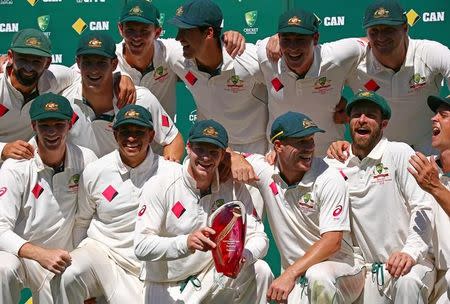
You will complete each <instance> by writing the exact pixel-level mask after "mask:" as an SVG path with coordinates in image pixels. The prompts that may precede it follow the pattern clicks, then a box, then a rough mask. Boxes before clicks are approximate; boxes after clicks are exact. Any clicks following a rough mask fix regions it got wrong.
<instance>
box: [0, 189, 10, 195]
mask: <svg viewBox="0 0 450 304" xmlns="http://www.w3.org/2000/svg"><path fill="white" fill-rule="evenodd" d="M6 191H8V188H6V187H1V188H0V197H1V196H3V194H5V193H6Z"/></svg>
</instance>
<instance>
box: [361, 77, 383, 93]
mask: <svg viewBox="0 0 450 304" xmlns="http://www.w3.org/2000/svg"><path fill="white" fill-rule="evenodd" d="M364 87H365V88H366V89H367V90H369V91H372V92H376V91H378V89H379V88H380V86H379V85H378V83H377V82H376V81H375V80H373V79H370V80H369V81H368V82H366V84H365V85H364Z"/></svg>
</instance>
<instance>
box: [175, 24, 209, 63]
mask: <svg viewBox="0 0 450 304" xmlns="http://www.w3.org/2000/svg"><path fill="white" fill-rule="evenodd" d="M208 36H210V37H212V36H213V29H212V28H211V27H209V28H207V29H206V30H205V31H202V30H201V29H200V28H197V27H196V28H191V29H182V28H179V29H178V34H177V38H176V39H177V40H178V41H180V43H181V45H182V46H183V56H184V57H185V58H187V59H194V58H199V57H201V56H202V54H204V53H205V52H206V38H207V37H208Z"/></svg>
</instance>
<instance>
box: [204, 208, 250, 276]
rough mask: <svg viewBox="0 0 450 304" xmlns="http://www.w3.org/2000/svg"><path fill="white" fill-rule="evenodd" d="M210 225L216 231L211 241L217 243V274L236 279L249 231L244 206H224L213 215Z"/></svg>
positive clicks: (214, 254)
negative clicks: (247, 230) (246, 234)
mask: <svg viewBox="0 0 450 304" xmlns="http://www.w3.org/2000/svg"><path fill="white" fill-rule="evenodd" d="M208 225H209V226H210V227H211V228H212V229H214V231H216V233H215V234H214V235H212V236H211V240H212V241H213V242H214V243H216V248H215V249H213V250H212V255H213V259H214V264H215V266H216V270H217V272H220V273H223V274H224V275H225V276H227V277H230V278H233V279H234V278H236V277H237V275H238V273H239V271H240V270H241V266H242V263H241V259H242V253H243V252H244V243H245V233H246V229H247V221H246V213H245V206H244V204H242V202H240V201H231V202H228V203H226V204H223V205H222V206H220V207H219V208H218V209H217V210H216V211H214V212H213V214H211V216H210V217H209V221H208Z"/></svg>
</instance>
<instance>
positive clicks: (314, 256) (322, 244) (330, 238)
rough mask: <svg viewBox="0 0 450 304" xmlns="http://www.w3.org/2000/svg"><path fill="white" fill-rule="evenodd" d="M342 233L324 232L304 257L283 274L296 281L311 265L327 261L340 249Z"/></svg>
mask: <svg viewBox="0 0 450 304" xmlns="http://www.w3.org/2000/svg"><path fill="white" fill-rule="evenodd" d="M342 235H343V233H342V232H340V231H332V232H326V233H324V234H323V235H322V238H321V239H320V240H319V241H317V242H315V243H314V244H313V245H312V246H311V247H310V248H309V249H308V250H307V251H306V253H305V255H304V256H303V257H301V258H299V259H298V260H297V261H295V263H294V264H292V265H291V266H289V267H288V268H287V269H286V270H285V272H286V271H287V272H289V273H291V274H292V275H293V276H294V277H295V278H296V279H297V278H299V277H300V276H302V275H304V274H305V272H306V271H307V270H308V269H309V268H310V267H311V266H313V265H315V264H317V263H320V262H323V261H325V260H327V259H329V258H330V257H331V256H332V255H333V254H334V253H336V252H338V251H339V249H340V248H341V242H342Z"/></svg>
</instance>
